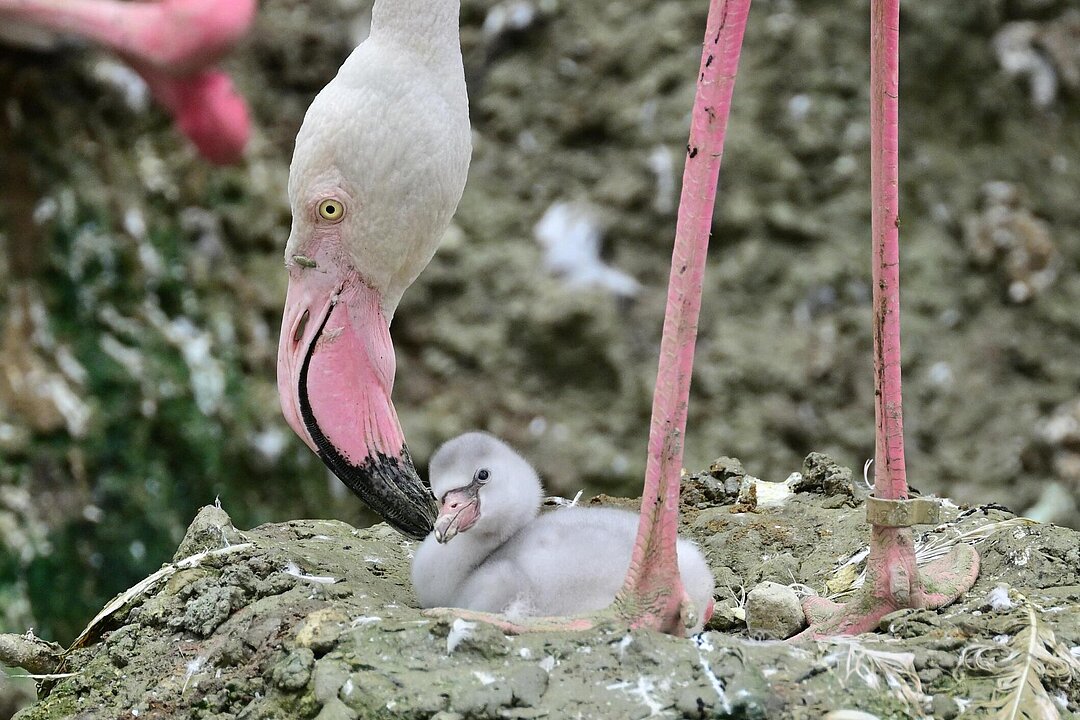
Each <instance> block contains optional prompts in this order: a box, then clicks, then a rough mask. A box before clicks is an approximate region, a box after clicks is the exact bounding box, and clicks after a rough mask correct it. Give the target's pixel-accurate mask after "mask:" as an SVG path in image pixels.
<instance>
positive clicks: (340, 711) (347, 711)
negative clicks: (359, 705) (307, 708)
mask: <svg viewBox="0 0 1080 720" xmlns="http://www.w3.org/2000/svg"><path fill="white" fill-rule="evenodd" d="M356 717H357V715H356V711H355V710H353V709H352V708H350V707H349V706H348V705H346V704H345V703H343V702H341V701H340V700H338V699H337V698H334V699H333V700H331V701H330V702H328V703H326V704H325V705H323V709H322V710H320V711H319V714H318V715H316V716H315V720H356Z"/></svg>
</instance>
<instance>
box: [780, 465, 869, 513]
mask: <svg viewBox="0 0 1080 720" xmlns="http://www.w3.org/2000/svg"><path fill="white" fill-rule="evenodd" d="M791 489H792V490H793V491H794V492H797V493H800V492H813V493H820V494H822V495H828V496H840V498H842V500H843V501H844V504H853V502H852V501H853V499H854V497H855V485H854V483H853V482H852V480H851V470H850V469H849V468H846V467H842V466H840V465H838V464H837V463H836V461H834V460H833V459H832V458H830V457H829V456H828V455H823V454H822V453H816V452H815V453H810V454H809V455H807V456H806V459H805V460H803V470H802V478H801V479H800V480H798V481H797V482H796V483H795V484H794V485H793V487H792V488H791ZM836 507H840V506H839V505H837V506H836Z"/></svg>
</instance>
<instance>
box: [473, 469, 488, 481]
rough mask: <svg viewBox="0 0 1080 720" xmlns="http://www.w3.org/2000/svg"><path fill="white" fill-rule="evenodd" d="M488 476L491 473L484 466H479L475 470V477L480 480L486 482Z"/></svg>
mask: <svg viewBox="0 0 1080 720" xmlns="http://www.w3.org/2000/svg"><path fill="white" fill-rule="evenodd" d="M489 477H491V473H490V472H488V471H487V469H486V468H480V469H479V470H477V471H476V479H477V480H478V481H480V482H487V479H488V478H489Z"/></svg>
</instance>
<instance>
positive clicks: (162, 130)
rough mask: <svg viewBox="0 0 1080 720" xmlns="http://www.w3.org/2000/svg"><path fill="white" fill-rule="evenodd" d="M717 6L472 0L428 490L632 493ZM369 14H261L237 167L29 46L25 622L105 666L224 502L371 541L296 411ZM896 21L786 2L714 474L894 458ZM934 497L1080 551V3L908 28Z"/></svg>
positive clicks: (415, 424)
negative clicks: (888, 111) (464, 163)
mask: <svg viewBox="0 0 1080 720" xmlns="http://www.w3.org/2000/svg"><path fill="white" fill-rule="evenodd" d="M707 6H708V3H707V2H706V1H705V0H694V1H691V0H668V1H660V2H655V1H653V2H646V1H645V0H635V1H626V2H620V1H616V0H502V1H497V0H463V2H462V44H463V50H464V55H465V61H466V74H467V76H468V82H469V88H470V94H471V107H472V122H473V129H474V145H475V152H474V156H473V163H472V170H471V175H470V179H469V184H468V187H467V189H466V192H465V197H464V199H463V200H462V202H461V206H460V209H459V211H458V214H457V217H456V219H455V223H454V225H453V226H452V227H451V229H450V231H449V233H448V234H447V237H446V238H445V241H444V242H443V246H442V248H441V249H440V251H439V253H438V255H437V256H436V257H435V259H434V260H433V261H432V263H431V265H430V266H429V267H428V269H427V270H426V271H425V272H424V273H423V274H422V275H421V276H420V279H419V280H418V281H417V283H416V284H415V285H414V286H413V287H412V288H411V289H410V290H409V291H408V292H407V293H406V295H405V297H404V300H403V302H402V304H401V307H400V309H399V310H398V312H397V315H396V317H395V320H394V325H393V328H392V334H393V337H394V343H395V348H396V351H397V359H398V370H397V384H396V388H395V392H394V401H395V404H396V406H397V409H398V411H399V413H400V415H401V420H402V423H403V426H404V429H405V432H406V437H407V438H408V441H409V444H410V447H411V450H412V452H413V457H414V458H415V459H416V461H417V464H418V465H419V466H420V467H421V468H422V469H423V468H425V467H426V462H427V458H428V457H429V456H430V454H431V452H432V451H433V450H434V449H435V448H436V447H437V446H438V444H439V443H440V442H442V441H444V440H446V439H448V438H450V437H452V436H453V435H455V434H457V433H460V432H462V431H465V430H469V429H475V428H482V429H487V430H490V431H491V432H494V433H496V434H498V435H500V436H502V437H503V438H505V439H506V440H508V441H509V442H511V443H512V444H514V445H515V446H517V447H518V448H519V449H520V450H521V451H522V452H523V453H524V454H525V455H526V456H527V457H528V458H530V459H531V460H532V461H533V462H534V463H535V464H536V465H537V467H538V469H539V470H540V471H541V474H542V475H543V477H544V478H545V480H546V482H547V484H548V488H549V490H551V491H552V492H555V493H561V494H568V495H572V494H573V493H575V492H576V491H577V490H578V489H584V490H585V491H586V492H587V493H595V492H606V493H611V494H629V495H634V494H636V493H637V492H638V491H639V488H640V482H641V477H642V475H643V470H644V463H645V445H646V437H647V425H648V419H649V409H650V402H651V395H652V385H653V381H654V378H655V372H656V361H657V350H658V344H659V336H660V328H661V322H662V316H663V311H664V301H665V292H666V288H665V285H666V280H667V274H668V264H669V260H670V248H671V243H672V238H673V234H674V225H675V212H676V205H677V202H678V192H679V180H680V178H681V172H682V158H683V155H684V153H685V142H686V135H687V130H688V126H689V110H690V107H691V104H692V99H693V92H694V81H695V79H696V74H697V66H698V62H699V58H700V43H701V33H702V31H703V28H704V24H705V14H706V10H707ZM369 13H370V1H365V0H262V2H260V3H259V7H258V15H257V18H256V21H255V26H254V29H253V31H252V32H251V34H250V36H249V37H248V39H247V40H246V41H244V43H243V44H242V45H241V46H240V47H239V48H238V49H237V50H236V51H235V52H233V53H232V54H231V55H230V56H229V57H228V58H226V60H225V61H224V67H225V68H226V69H227V70H228V71H229V72H230V74H231V75H232V77H233V78H234V81H235V82H236V84H237V86H238V89H239V90H240V92H241V94H242V95H243V96H244V97H245V98H246V99H247V101H248V103H249V105H250V107H251V110H252V117H253V121H254V125H255V130H254V136H253V138H252V140H251V142H250V144H249V147H248V149H247V152H246V154H245V157H244V159H243V161H242V162H241V163H239V164H238V165H235V166H233V167H228V168H217V167H213V166H211V165H209V164H207V163H206V162H205V161H203V160H202V159H201V158H200V157H199V156H198V155H197V154H196V153H195V152H194V150H193V149H192V148H191V146H190V145H189V144H188V143H187V141H186V140H185V139H184V138H183V137H182V136H180V135H179V134H178V133H177V132H176V131H175V129H174V128H173V127H172V126H171V125H170V122H169V119H168V117H167V116H166V115H165V114H164V113H163V112H162V111H161V110H159V109H158V108H157V106H155V105H153V104H152V103H149V102H148V100H147V97H146V88H145V86H142V85H141V80H139V78H138V77H137V76H134V75H133V74H132V73H131V72H130V71H128V70H127V69H126V68H125V67H124V66H122V65H120V64H119V63H118V62H117V61H116V60H115V59H113V58H112V57H110V56H108V55H105V54H103V53H99V52H94V51H88V50H84V51H78V50H74V49H73V50H64V51H60V52H36V51H29V50H25V49H16V48H14V47H4V46H0V103H2V104H0V631H11V632H22V631H25V630H26V629H27V628H29V627H33V628H34V629H35V631H36V632H37V633H38V634H39V635H41V636H43V637H45V638H47V639H50V640H56V641H58V642H61V643H67V642H69V641H70V640H71V639H72V638H73V636H74V635H75V634H77V632H78V631H79V630H80V629H81V628H82V626H83V625H85V623H86V621H87V620H88V619H89V618H90V617H91V616H92V615H93V613H94V612H95V611H96V610H97V609H98V608H99V607H100V606H101V605H102V604H103V603H104V602H105V601H106V600H107V599H108V598H110V597H111V596H112V595H114V594H115V593H117V592H119V591H121V590H123V589H124V588H126V587H128V586H130V585H132V584H134V583H135V582H136V581H137V580H139V579H141V578H142V577H143V576H145V575H146V574H147V573H149V572H151V571H153V570H154V569H156V568H157V567H158V566H159V565H160V564H161V563H162V562H164V561H166V560H167V559H168V558H169V557H170V556H171V555H172V552H173V551H174V549H175V547H176V545H177V543H178V541H179V540H180V538H181V537H182V535H183V532H184V529H185V528H186V526H187V524H188V522H189V521H190V520H191V519H192V517H193V516H194V513H195V511H196V509H197V508H198V507H199V506H201V505H204V504H208V503H212V502H214V500H215V499H216V498H219V499H220V501H221V503H222V505H223V506H224V507H225V509H226V510H227V511H228V512H230V513H231V515H232V517H233V519H234V520H235V522H236V524H237V525H238V526H240V527H250V526H253V525H256V524H259V523H264V522H273V521H282V520H287V519H290V518H301V517H332V518H340V519H343V520H346V521H349V522H352V523H368V522H371V521H372V518H371V517H370V516H368V515H365V514H364V511H363V510H362V508H361V507H360V504H359V501H357V500H355V499H354V498H353V497H352V496H351V495H350V494H349V493H348V492H347V491H346V490H345V489H344V487H343V486H342V485H340V483H338V482H337V481H336V480H334V479H333V478H331V477H329V475H328V473H327V471H326V470H324V469H323V467H322V465H321V463H320V462H319V461H318V460H317V459H316V458H315V456H314V455H313V454H312V453H311V452H310V451H309V450H308V449H307V448H306V447H305V446H304V445H303V444H302V443H301V442H300V441H299V439H297V438H296V437H294V436H293V434H292V433H291V432H290V431H289V429H288V427H287V426H286V425H285V423H284V421H283V419H282V418H281V416H280V411H279V409H278V401H277V391H276V386H275V355H276V345H277V337H278V330H279V324H280V313H281V309H282V306H283V302H284V287H285V273H284V271H283V267H282V251H283V248H284V242H285V238H286V237H287V235H288V229H289V208H288V204H287V199H286V194H285V185H286V180H287V176H288V164H289V158H290V155H291V152H292V143H293V139H294V137H295V134H296V131H297V129H298V127H299V124H300V121H301V119H302V117H303V113H304V111H305V109H306V107H307V105H308V103H309V102H310V100H311V98H312V97H313V96H314V94H315V93H316V92H317V91H318V90H319V89H320V88H321V87H322V86H323V85H324V84H325V83H326V82H327V81H328V80H329V79H330V78H331V77H332V76H333V75H334V73H335V72H336V70H337V67H338V66H339V65H340V63H341V62H342V60H343V59H344V58H345V57H346V56H347V54H348V53H349V52H350V50H351V49H352V48H353V47H354V45H355V44H356V42H357V41H358V40H359V39H360V38H362V37H363V36H364V35H365V33H366V25H367V22H368V20H369V17H370V16H369ZM867 18H868V2H866V0H843V1H841V2H837V1H836V0H828V1H825V0H820V1H815V0H802V1H800V2H794V0H758V1H757V2H756V3H755V4H754V7H753V8H752V10H751V19H750V26H749V28H748V31H747V36H746V46H745V50H744V55H743V62H742V66H741V70H740V76H739V80H738V84H737V86H736V91H735V105H734V111H733V116H732V120H731V125H730V131H729V135H728V141H727V149H726V153H725V158H724V167H723V171H722V174H721V176H722V177H721V192H720V199H719V203H718V209H717V215H716V220H715V223H714V234H713V240H712V249H711V255H710V261H709V271H708V274H707V277H706V288H705V300H704V306H703V311H702V322H701V329H700V337H699V342H698V354H697V363H696V370H695V378H694V386H693V396H692V402H691V406H690V424H689V429H688V436H687V452H686V458H685V465H686V466H687V467H688V468H689V469H691V470H693V469H699V468H702V467H705V466H707V465H708V463H709V462H710V461H711V460H713V459H714V458H715V457H717V456H719V455H732V456H738V457H739V458H741V459H742V460H743V462H744V463H745V465H746V467H747V470H748V471H749V472H750V473H751V474H753V475H756V476H759V477H761V478H763V479H767V480H773V481H779V480H783V479H784V478H785V477H787V476H788V474H789V473H791V472H793V471H795V470H798V469H799V468H800V466H801V462H802V458H803V457H804V456H805V455H806V454H807V453H808V452H810V451H812V450H817V451H823V452H826V453H829V454H830V455H832V456H833V457H834V458H836V459H837V460H838V461H839V462H841V463H843V464H845V465H849V466H851V467H854V468H861V467H862V465H863V462H864V461H865V460H866V459H867V458H869V457H871V456H872V454H873V404H872V403H873V394H872V386H871V379H872V375H871V354H870V342H871V334H870V306H869V297H870V286H869V255H870V242H869V221H870V212H869V204H868V187H869V175H868V154H867V145H868V116H867V114H868V110H867V92H868V88H867V86H868V68H867V62H868V60H867V48H868V43H869V38H868V32H867V27H868V20H867ZM901 37H902V42H903V45H902V71H901V72H902V76H901V117H902V124H901V162H902V165H901V177H902V184H901V191H902V192H901V219H902V227H901V242H902V257H903V266H902V267H903V298H904V306H903V333H904V335H903V349H904V373H905V375H904V382H905V389H906V391H907V392H906V395H905V398H906V405H905V411H906V413H905V420H906V434H907V443H908V453H909V454H908V468H909V477H910V481H911V483H912V484H913V486H915V487H917V488H918V489H920V490H921V491H923V492H935V493H943V494H949V495H950V496H952V497H953V498H955V499H956V500H957V501H958V502H968V503H972V502H979V503H983V502H1000V503H1004V504H1005V505H1008V506H1009V507H1010V508H1012V509H1013V510H1015V511H1018V512H1031V513H1033V514H1035V515H1036V516H1038V517H1040V518H1042V519H1046V520H1051V521H1054V522H1057V523H1060V524H1066V525H1071V526H1073V527H1080V511H1078V510H1077V496H1078V492H1080V274H1078V272H1077V270H1078V269H1080V268H1078V265H1080V202H1078V201H1077V189H1078V188H1080V152H1078V151H1080V122H1078V120H1080V11H1078V10H1077V9H1076V8H1075V7H1074V6H1072V3H1069V2H1065V1H1064V0H968V1H967V2H963V3H907V4H905V6H904V9H903V16H902V36H901Z"/></svg>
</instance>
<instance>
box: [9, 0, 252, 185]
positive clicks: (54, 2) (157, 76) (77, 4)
mask: <svg viewBox="0 0 1080 720" xmlns="http://www.w3.org/2000/svg"><path fill="white" fill-rule="evenodd" d="M254 14H255V0H158V1H157V2H121V1H119V0H0V21H2V22H5V23H21V24H24V25H31V26H34V27H37V28H41V29H44V30H48V31H50V32H54V33H57V34H60V35H70V36H75V37H79V38H83V39H85V40H89V41H91V42H93V43H95V44H97V45H100V46H102V47H104V48H107V49H109V50H112V51H113V52H115V53H117V54H118V55H120V56H121V57H122V58H124V59H125V60H126V61H127V62H128V63H130V64H131V66H132V67H133V68H134V69H135V70H136V71H137V72H138V73H139V74H140V75H141V76H142V77H143V78H144V79H145V80H146V83H147V85H148V86H149V88H150V91H151V93H152V94H153V96H154V98H155V99H156V100H157V101H158V102H159V103H161V104H162V105H163V106H164V107H165V108H166V109H167V110H168V111H169V112H170V114H172V116H173V117H174V119H175V120H176V124H177V127H178V128H179V129H180V131H181V132H182V133H184V135H186V136H187V137H188V138H189V139H190V140H191V141H192V143H193V144H194V145H195V147H196V148H197V149H198V150H199V152H200V153H201V154H202V155H203V156H204V157H205V158H206V159H208V160H210V161H211V162H214V163H217V164H220V165H225V164H229V163H234V162H237V161H238V160H240V158H241V156H242V154H243V150H244V147H245V146H246V145H247V141H248V138H249V136H250V134H251V121H250V118H249V115H248V109H247V105H246V104H245V103H244V100H243V99H242V98H241V97H240V95H239V94H238V93H237V92H236V90H235V88H234V87H233V84H232V80H230V79H229V76H228V75H226V74H225V73H224V72H222V71H220V70H215V69H212V68H211V66H212V65H214V63H216V62H217V61H218V60H219V59H220V58H221V57H222V56H223V55H225V54H226V53H227V52H228V51H229V50H230V49H232V47H233V46H234V45H235V44H236V43H237V42H238V41H239V40H240V39H241V38H242V37H243V36H244V34H245V33H246V32H247V30H248V28H249V27H250V26H251V23H252V20H253V19H254Z"/></svg>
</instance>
